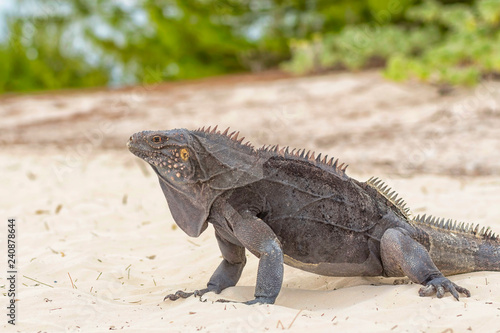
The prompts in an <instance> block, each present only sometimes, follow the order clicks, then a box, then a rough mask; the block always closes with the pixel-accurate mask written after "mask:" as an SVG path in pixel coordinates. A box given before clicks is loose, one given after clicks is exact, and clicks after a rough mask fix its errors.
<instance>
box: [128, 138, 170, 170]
mask: <svg viewBox="0 0 500 333" xmlns="http://www.w3.org/2000/svg"><path fill="white" fill-rule="evenodd" d="M127 147H128V150H130V152H131V153H132V154H134V155H135V156H137V157H139V158H141V159H143V160H144V161H146V162H148V163H149V164H151V165H153V166H156V167H159V166H161V165H162V163H163V165H166V163H165V162H164V159H165V156H164V155H163V154H162V153H160V152H159V151H149V150H145V149H141V148H139V147H137V145H134V142H133V141H129V142H127Z"/></svg>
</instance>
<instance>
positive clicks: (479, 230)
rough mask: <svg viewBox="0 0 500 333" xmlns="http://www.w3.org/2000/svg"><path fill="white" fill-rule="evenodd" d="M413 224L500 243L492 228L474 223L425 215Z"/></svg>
mask: <svg viewBox="0 0 500 333" xmlns="http://www.w3.org/2000/svg"><path fill="white" fill-rule="evenodd" d="M412 222H413V223H415V222H416V223H419V224H424V225H427V226H429V227H433V228H437V229H444V230H449V231H450V232H456V233H462V234H469V235H473V236H475V237H478V238H482V239H486V240H493V241H497V242H498V241H500V237H499V236H498V235H495V233H494V232H493V231H492V230H491V229H490V227H486V228H485V227H481V226H480V225H479V224H476V225H474V223H465V222H457V221H456V220H455V221H452V220H451V219H448V220H445V219H444V218H439V217H435V216H432V215H429V216H426V215H425V214H424V215H422V216H420V215H417V216H416V217H415V218H414V219H413V220H412Z"/></svg>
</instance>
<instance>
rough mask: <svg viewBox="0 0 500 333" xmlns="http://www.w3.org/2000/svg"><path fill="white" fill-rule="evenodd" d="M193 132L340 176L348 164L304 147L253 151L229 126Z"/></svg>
mask: <svg viewBox="0 0 500 333" xmlns="http://www.w3.org/2000/svg"><path fill="white" fill-rule="evenodd" d="M194 132H195V133H197V134H202V135H204V136H205V137H208V138H212V139H217V138H225V139H230V140H231V141H229V142H231V143H233V144H234V145H235V147H238V146H241V147H245V148H246V149H251V151H252V152H253V153H255V154H259V153H267V154H270V155H271V156H282V157H284V158H289V159H298V160H302V161H307V162H310V163H312V164H314V165H316V166H319V167H321V168H323V169H324V170H326V171H330V172H334V173H335V174H337V175H339V176H341V177H347V175H346V173H345V172H346V170H347V167H348V164H344V163H340V164H339V160H338V159H335V158H333V157H332V158H330V159H328V155H325V157H323V158H322V157H321V154H318V156H316V154H315V153H314V152H311V151H310V150H309V151H307V152H306V150H305V149H302V150H301V149H296V148H294V149H292V150H291V151H290V148H289V147H283V148H281V149H280V147H279V145H274V146H271V145H269V146H263V147H262V148H259V149H258V150H257V151H255V150H254V147H253V146H252V144H251V143H250V142H249V141H247V142H246V143H245V144H243V139H245V138H244V137H242V138H239V139H238V136H239V134H240V132H236V131H234V132H231V133H229V127H228V128H227V129H226V130H225V131H224V132H221V131H218V130H217V126H215V127H214V128H213V129H212V128H211V126H209V127H208V128H206V129H205V126H203V127H202V128H198V129H197V130H196V131H194Z"/></svg>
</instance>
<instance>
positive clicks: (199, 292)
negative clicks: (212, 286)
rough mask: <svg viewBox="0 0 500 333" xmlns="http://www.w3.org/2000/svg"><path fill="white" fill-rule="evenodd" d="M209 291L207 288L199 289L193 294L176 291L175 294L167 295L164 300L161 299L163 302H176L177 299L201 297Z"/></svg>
mask: <svg viewBox="0 0 500 333" xmlns="http://www.w3.org/2000/svg"><path fill="white" fill-rule="evenodd" d="M209 291H210V290H209V289H208V288H205V289H201V290H195V291H193V292H185V291H182V290H178V291H176V292H175V294H169V295H167V296H165V298H164V299H163V301H166V300H171V301H176V300H178V299H179V298H188V297H190V296H194V297H201V296H203V295H204V294H205V293H207V292H209Z"/></svg>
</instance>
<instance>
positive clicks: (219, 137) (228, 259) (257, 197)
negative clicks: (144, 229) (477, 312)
mask: <svg viewBox="0 0 500 333" xmlns="http://www.w3.org/2000/svg"><path fill="white" fill-rule="evenodd" d="M242 142H243V138H241V139H238V133H236V134H234V132H233V133H231V134H228V130H226V131H225V132H224V133H221V132H220V131H217V128H214V129H213V130H210V128H208V129H207V130H205V129H199V130H197V131H189V130H186V129H175V130H170V131H144V132H139V133H136V134H134V135H132V136H131V137H130V141H129V142H128V148H129V150H130V151H131V152H132V153H134V154H135V155H137V156H138V157H140V158H142V159H144V160H145V161H146V162H148V163H149V164H150V165H151V166H152V168H153V169H154V171H155V172H156V174H157V175H158V178H159V180H160V186H161V188H162V190H163V193H164V194H165V197H166V199H167V202H168V205H169V208H170V210H171V212H172V216H173V218H174V220H175V222H176V223H177V225H179V227H180V228H181V229H182V230H184V232H186V233H187V234H188V235H189V236H192V237H197V236H199V235H200V234H201V233H202V232H203V231H204V230H205V229H206V228H207V226H208V224H209V223H211V224H212V225H213V227H214V229H215V236H216V238H217V241H218V244H219V247H220V250H221V252H222V256H223V260H222V262H221V264H220V265H219V267H218V268H217V269H216V270H215V272H214V274H213V275H212V277H211V278H210V280H209V282H208V284H207V288H205V289H202V290H199V291H196V292H194V293H186V292H182V291H179V292H177V293H175V294H173V295H168V296H167V297H166V298H169V299H172V300H175V299H178V298H179V297H188V296H190V295H193V294H195V295H202V294H204V293H206V292H208V291H213V292H216V293H220V292H221V291H222V290H224V289H226V288H228V287H232V286H234V285H236V283H237V282H238V280H239V278H240V276H241V273H242V270H243V267H244V266H245V263H246V258H245V249H247V250H249V251H250V252H251V253H253V254H254V255H256V256H257V257H259V258H260V259H259V268H258V272H257V284H256V288H255V299H254V300H251V301H248V302H246V303H247V304H253V303H274V301H275V299H276V297H277V296H278V294H279V292H280V289H281V285H282V281H283V264H284V263H285V264H288V265H290V266H293V267H296V268H299V269H302V270H305V271H309V272H313V273H317V274H321V275H329V276H390V277H398V276H408V277H409V278H410V279H411V280H412V281H413V282H416V283H419V284H422V285H423V286H424V287H422V288H421V289H420V295H421V296H428V295H432V294H434V293H437V296H438V297H442V296H443V295H444V293H445V292H447V291H448V292H450V293H451V294H452V295H453V296H454V297H455V298H456V299H458V297H459V293H462V294H464V295H466V296H470V293H469V291H468V290H467V289H465V288H462V287H460V286H457V285H456V284H454V283H453V282H451V281H450V280H448V279H447V278H446V277H445V276H444V274H446V275H448V274H459V273H466V272H472V271H481V270H489V271H500V239H499V237H498V236H495V235H494V234H493V233H492V232H491V230H489V228H488V229H484V228H483V229H481V230H479V227H478V226H473V225H469V224H464V223H458V224H457V223H456V222H452V221H451V220H448V221H445V220H444V219H437V218H434V217H426V216H425V215H424V216H422V217H420V216H417V217H415V218H411V217H410V214H409V209H408V208H406V207H405V204H404V202H403V201H402V200H401V199H397V195H396V194H395V193H394V192H392V193H391V192H390V189H387V188H386V186H385V185H384V184H383V183H382V182H381V181H379V180H378V179H373V178H372V179H370V180H368V181H367V182H359V181H357V180H355V179H353V178H350V177H349V176H347V175H346V173H345V170H346V167H347V166H345V165H344V164H339V162H338V160H334V159H330V160H329V159H328V158H327V156H325V157H322V156H321V154H319V155H318V156H315V154H314V153H310V152H307V153H306V152H305V150H298V151H296V150H295V149H294V150H291V151H290V150H289V148H288V147H286V148H283V149H279V148H278V146H273V147H267V148H265V147H263V148H260V149H258V150H256V149H254V148H253V147H252V146H251V145H250V144H249V143H246V144H243V143H242Z"/></svg>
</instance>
